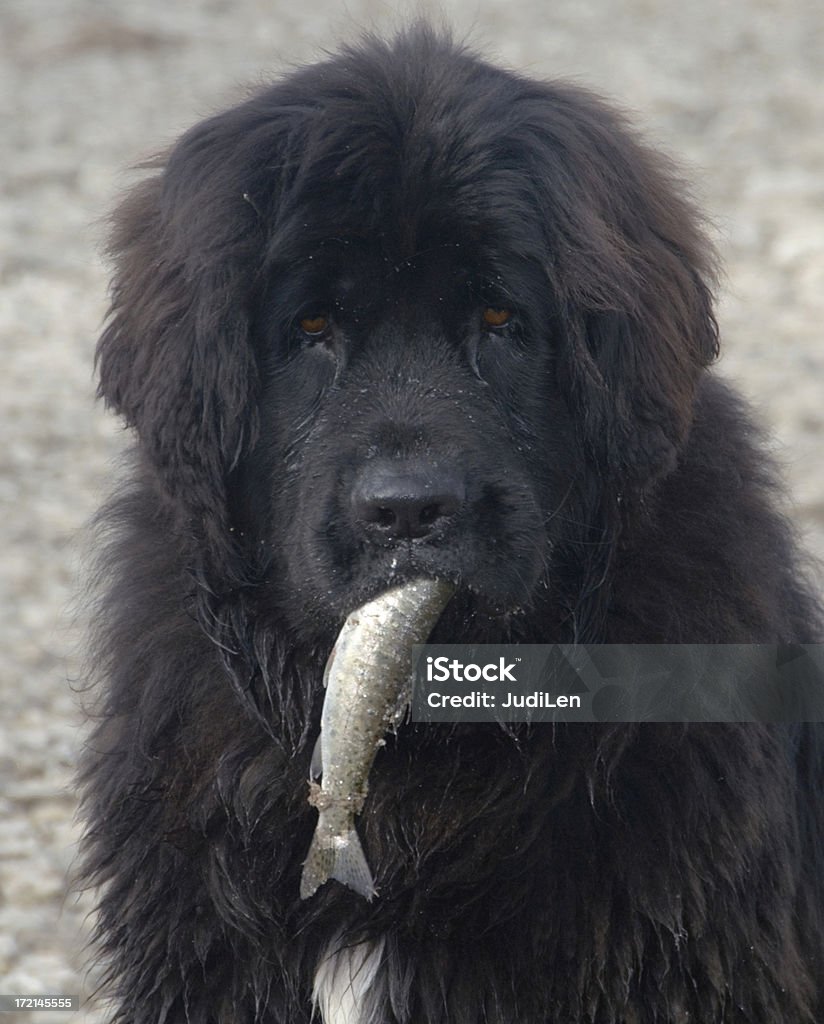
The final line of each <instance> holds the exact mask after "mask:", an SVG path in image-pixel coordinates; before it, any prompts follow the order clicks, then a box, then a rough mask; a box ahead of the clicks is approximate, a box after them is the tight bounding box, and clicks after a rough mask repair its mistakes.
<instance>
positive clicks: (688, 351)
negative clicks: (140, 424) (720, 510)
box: [539, 86, 718, 488]
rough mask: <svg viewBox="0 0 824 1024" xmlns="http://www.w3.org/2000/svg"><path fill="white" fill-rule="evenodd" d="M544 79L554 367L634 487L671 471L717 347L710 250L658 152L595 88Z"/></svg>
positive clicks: (598, 442)
mask: <svg viewBox="0 0 824 1024" xmlns="http://www.w3.org/2000/svg"><path fill="white" fill-rule="evenodd" d="M549 88H550V89H551V97H550V103H549V104H545V105H544V107H543V114H542V116H543V121H542V124H541V135H540V139H541V145H542V147H543V148H544V150H545V153H546V163H547V167H548V173H547V176H546V179H545V181H544V184H543V187H542V188H540V190H539V201H540V202H541V204H542V207H543V210H542V215H543V220H544V223H545V225H546V227H545V232H546V235H547V242H548V244H549V247H550V252H551V254H552V256H551V261H550V267H549V273H550V277H551V279H552V283H553V288H554V291H555V293H556V296H557V299H558V302H559V306H560V310H559V313H560V319H561V321H562V323H563V324H564V331H565V343H566V357H567V358H566V359H565V360H562V370H561V372H562V373H565V374H566V376H567V383H568V387H569V391H570V393H571V395H572V397H573V402H574V403H575V405H576V408H577V412H578V418H579V422H580V423H581V424H582V429H583V431H584V434H585V439H586V442H587V446H588V448H589V450H590V451H591V452H592V454H593V456H594V458H595V459H596V460H597V461H598V463H599V464H600V467H601V470H602V473H603V474H605V475H606V476H608V477H609V478H611V479H613V480H615V481H616V482H618V483H621V484H624V485H631V486H634V487H640V488H643V487H644V486H646V485H647V484H648V483H649V482H651V481H653V480H654V479H656V478H659V477H661V476H662V475H664V474H666V473H667V472H669V471H670V470H671V469H672V468H673V467H674V465H675V463H676V461H677V457H678V453H679V451H680V450H681V449H682V447H683V445H684V442H685V440H686V437H687V435H688V433H689V429H690V424H691V422H692V417H693V405H694V399H695V389H696V387H697V384H698V380H699V378H700V376H701V373H702V371H703V370H704V368H705V367H706V366H708V365H709V363H711V362H712V360H713V359H714V358H715V357H716V355H717V352H718V330H717V325H716V321H715V318H714V315H713V308H712V291H711V285H712V282H713V281H714V278H715V256H714V253H713V250H712V246H711V245H710V243H709V241H708V239H707V238H706V237H705V235H704V233H703V231H702V229H701V226H700V218H699V215H698V213H697V211H696V210H695V208H694V207H693V205H692V203H691V202H690V200H689V199H688V198H687V196H686V191H685V189H684V187H683V186H682V185H681V184H680V182H679V180H678V176H677V174H675V173H674V171H673V169H672V168H671V167H670V165H669V164H668V162H667V160H666V159H665V158H663V157H661V156H660V154H658V153H656V152H653V151H651V150H649V149H647V148H646V147H645V146H643V145H642V144H641V143H640V142H639V141H638V140H637V139H636V138H635V136H634V134H633V132H632V129H631V128H629V127H628V125H627V124H626V122H625V121H624V120H623V118H622V117H621V116H620V115H619V114H617V113H616V112H615V111H613V110H612V109H611V108H610V107H609V106H607V105H606V104H604V103H602V102H601V101H600V100H598V99H597V98H594V97H592V96H591V95H590V94H588V93H586V92H583V91H580V90H578V89H576V88H574V87H566V86H551V87H549Z"/></svg>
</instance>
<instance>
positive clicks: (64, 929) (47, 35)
mask: <svg viewBox="0 0 824 1024" xmlns="http://www.w3.org/2000/svg"><path fill="white" fill-rule="evenodd" d="M416 13H424V14H431V15H434V16H435V17H436V18H439V19H442V20H444V21H446V22H448V23H450V24H452V25H453V26H454V28H455V29H456V31H457V33H458V34H459V35H461V36H463V35H469V37H470V38H471V39H472V41H473V42H474V43H475V45H476V46H477V47H478V48H479V49H481V50H483V51H484V52H486V53H487V54H488V55H489V56H491V57H493V58H495V59H496V60H498V61H500V62H502V63H504V64H506V65H509V66H512V67H515V68H519V69H522V70H525V71H527V72H529V73H530V74H533V75H536V76H542V77H569V78H574V79H576V80H578V81H579V82H581V83H583V84H588V85H590V86H592V87H593V88H595V89H596V90H598V91H601V92H603V93H606V94H608V95H610V96H611V97H613V98H614V99H616V100H617V101H618V102H619V103H620V104H621V105H622V106H623V107H625V108H626V109H627V110H629V111H630V112H631V114H632V115H633V117H634V120H635V122H636V123H637V124H638V126H639V127H640V128H641V129H642V130H643V132H644V133H645V135H646V136H647V138H648V139H649V140H650V141H652V142H653V143H655V144H656V145H658V146H660V147H662V148H664V149H666V150H667V151H669V152H670V153H672V154H673V155H675V156H676V157H677V159H678V160H679V161H680V162H681V164H682V166H683V167H684V168H685V170H686V173H687V175H688V177H689V178H690V179H691V180H692V181H693V182H694V184H695V194H696V196H697V198H698V199H699V202H700V203H701V204H702V205H703V206H704V208H705V209H706V211H707V212H708V214H709V216H710V219H711V221H712V224H713V232H714V235H715V238H716V241H717V244H718V246H719V248H720V251H721V254H722V257H723V259H724V262H725V265H726V279H725V281H724V284H723V290H722V293H721V295H720V296H719V317H720V323H721V328H722V339H723V345H724V355H723V357H722V359H721V362H720V364H719V370H718V372H720V373H723V374H725V375H728V376H732V377H735V378H736V379H737V380H738V382H739V384H740V386H741V388H742V389H743V391H744V392H745V393H746V394H747V395H748V396H749V398H750V399H751V400H752V401H753V402H754V403H755V404H756V405H757V406H758V407H759V408H760V411H761V415H762V418H763V419H764V421H765V422H766V423H767V425H768V426H769V428H770V429H771V431H772V432H773V435H774V444H775V447H776V450H777V451H778V454H779V457H780V459H781V460H782V462H783V464H784V466H785V471H786V475H787V478H788V480H789V483H790V487H791V493H792V505H791V507H790V514H791V515H792V516H793V518H794V519H795V521H796V522H797V524H798V526H799V528H800V529H801V530H802V531H803V533H804V534H805V536H806V540H807V546H808V548H809V549H810V550H811V551H812V552H814V553H816V554H817V555H818V556H819V557H821V556H824V452H822V440H823V439H824V401H823V400H824V81H823V80H822V79H824V4H822V3H821V0H793V2H781V0H692V2H691V3H689V4H685V3H684V2H683V0H623V2H622V0H443V2H442V3H441V4H440V5H438V6H437V7H434V6H430V5H429V4H428V3H426V2H425V0H424V2H422V3H419V4H416V5H415V6H414V8H412V7H404V6H402V5H401V4H398V3H391V2H387V3H383V2H378V0H348V2H347V3H346V4H345V5H344V4H341V3H338V2H333V0H311V2H307V3H295V2H294V0H268V2H263V0H187V2H180V3H175V2H169V0H129V2H126V0H108V2H104V0H0V185H1V186H2V187H1V188H0V356H1V357H2V370H0V529H1V530H2V542H0V992H4V993H10V992H27V993H33V992H41V993H55V994H56V993H69V994H75V995H77V994H81V993H85V994H86V995H88V993H89V992H90V991H91V990H92V988H93V985H94V977H93V976H91V977H87V976H86V975H85V974H84V971H83V968H82V964H83V942H84V936H85V934H86V927H87V925H86V915H87V913H88V910H89V907H90V901H89V900H88V899H87V898H83V899H81V900H79V901H78V900H77V899H76V898H75V897H74V896H69V895H67V893H66V874H67V870H68V869H69V867H70V865H71V862H72V859H73V857H74V856H75V844H76V841H77V826H76V824H75V822H74V820H73V815H74V814H75V809H76V801H75V797H74V795H73V792H72V788H71V778H72V771H73V767H74V764H75V762H76V758H77V754H78V750H79V747H80V744H81V742H82V730H81V728H80V714H79V710H78V705H79V700H78V696H77V694H76V692H74V691H75V690H76V689H77V688H78V686H80V685H82V680H81V678H80V668H79V664H80V659H79V657H78V650H79V645H80V642H79V639H78V638H79V637H80V636H81V629H80V627H81V626H82V620H81V621H80V623H78V621H77V619H76V617H74V616H73V613H72V606H71V602H72V598H73V595H74V594H75V592H76V588H77V583H76V580H77V577H78V561H79V554H78V553H79V551H80V542H79V540H78V538H79V534H80V531H81V529H82V526H83V524H84V522H85V521H86V520H87V519H88V517H89V515H90V514H91V513H92V511H93V510H94V509H95V507H96V506H97V505H98V504H99V502H100V500H101V498H102V497H103V495H104V494H105V492H106V488H107V481H109V480H110V479H111V475H112V472H113V466H112V462H113V459H114V458H115V456H116V454H117V452H118V451H119V450H120V448H121V446H122V444H123V443H124V440H125V438H124V435H123V433H122V431H121V429H120V427H119V425H118V424H117V423H116V422H114V421H113V420H112V419H111V418H110V417H108V416H106V415H104V413H103V410H102V409H101V408H100V406H99V405H98V404H96V403H95V401H94V383H93V377H92V374H93V371H92V360H93V351H94V345H95V341H96V336H97V334H98V332H99V329H100V325H101V321H102V319H103V317H104V314H105V308H106V287H107V271H106V267H105V265H104V262H103V260H102V258H101V243H102V239H103V237H104V235H105V224H104V220H105V217H106V214H107V213H108V211H109V210H110V209H111V207H112V206H113V204H114V202H115V201H116V198H117V196H118V195H119V194H120V193H121V192H122V191H123V190H124V189H125V188H126V187H128V185H129V184H130V183H131V182H133V181H135V180H136V174H135V172H134V171H129V168H130V167H131V166H133V165H134V164H136V163H137V162H138V161H140V160H141V159H143V158H145V157H147V156H148V155H150V154H152V153H153V152H155V151H156V150H158V149H160V148H162V147H164V146H165V145H166V144H168V143H169V142H171V141H172V140H173V139H174V138H175V137H176V136H177V135H178V134H179V133H180V132H181V131H183V130H184V129H185V128H187V127H188V126H189V125H190V124H191V123H192V122H194V121H196V120H198V119H199V118H202V117H204V116H206V115H208V114H210V113H211V112H213V111H215V110H216V109H218V108H220V107H222V106H225V105H228V104H230V103H232V102H235V101H237V100H239V99H241V98H243V97H244V96H245V94H246V92H247V90H248V88H249V87H250V86H254V85H255V84H258V83H262V82H265V81H266V80H267V79H269V78H270V77H272V76H274V75H277V74H278V73H279V72H280V71H281V70H283V69H285V68H286V67H288V66H290V65H292V64H294V63H300V62H304V61H308V60H312V59H314V58H316V57H318V56H319V55H320V54H321V53H322V51H323V50H324V49H329V48H333V47H334V46H335V45H336V43H338V42H340V41H342V40H347V39H352V38H354V37H355V36H356V35H357V34H358V32H359V30H360V29H362V28H371V29H378V30H380V31H391V30H392V29H393V28H395V27H398V26H399V25H401V24H403V22H404V21H405V20H408V19H409V18H410V17H412V16H413V15H414V14H416ZM819 578H820V579H822V582H824V577H822V576H821V575H819ZM41 1018H42V1019H43V1020H44V1021H51V1022H54V1021H56V1020H58V1019H65V1018H64V1017H61V1016H60V1015H58V1016H55V1015H54V1014H40V1015H37V1014H29V1015H26V1018H25V1019H26V1020H27V1021H29V1022H37V1021H38V1020H40V1019H41ZM20 1019H21V1020H22V1019H23V1018H22V1017H21V1018H20ZM76 1019H78V1020H81V1019H82V1020H87V1021H89V1022H92V1021H94V1022H97V1021H100V1020H102V1019H103V1012H102V1008H101V1007H100V1006H99V1005H97V1004H95V1002H94V1001H93V1000H91V1001H89V1002H88V1003H87V1006H86V1008H85V1009H84V1010H83V1011H82V1012H81V1013H80V1014H78V1015H76ZM4 1020H6V1021H9V1022H11V1021H13V1020H14V1016H13V1015H10V1016H6V1017H4Z"/></svg>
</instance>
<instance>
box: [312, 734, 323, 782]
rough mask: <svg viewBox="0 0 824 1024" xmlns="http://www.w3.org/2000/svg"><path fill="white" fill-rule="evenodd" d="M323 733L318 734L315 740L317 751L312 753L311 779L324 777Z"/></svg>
mask: <svg viewBox="0 0 824 1024" xmlns="http://www.w3.org/2000/svg"><path fill="white" fill-rule="evenodd" d="M322 738H323V734H322V733H318V738H317V739H316V740H315V749H314V750H313V751H312V763H311V764H310V765H309V778H310V779H315V780H317V779H319V778H320V777H321V775H323V749H322V747H321V739H322Z"/></svg>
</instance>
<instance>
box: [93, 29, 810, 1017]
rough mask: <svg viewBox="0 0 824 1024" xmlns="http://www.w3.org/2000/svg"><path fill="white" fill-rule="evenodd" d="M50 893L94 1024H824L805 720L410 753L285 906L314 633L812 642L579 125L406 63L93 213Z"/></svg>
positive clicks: (638, 196)
mask: <svg viewBox="0 0 824 1024" xmlns="http://www.w3.org/2000/svg"><path fill="white" fill-rule="evenodd" d="M111 253H112V255H113V258H114V261H115V278H114V285H113V292H112V307H111V313H110V319H109V321H108V325H107V327H106V329H105V332H104V334H103V336H102V339H101V341H100V345H99V350H98V365H99V371H100V393H101V394H102V395H103V396H104V398H105V400H106V402H107V404H108V405H109V406H110V407H111V408H112V409H113V410H115V411H116V412H117V413H119V414H120V415H121V416H122V417H123V418H124V419H125V421H126V423H127V424H128V425H129V426H130V427H131V428H132V429H133V431H134V435H135V446H134V449H133V454H132V457H131V458H132V461H131V464H130V471H129V478H128V482H127V484H126V485H125V486H124V487H123V488H121V490H120V492H119V493H118V494H117V496H116V497H115V498H114V499H113V500H112V501H111V502H110V503H109V505H107V507H106V508H105V509H104V510H103V512H102V513H101V516H100V519H99V526H100V529H101V531H102V534H103V535H102V537H101V538H100V545H99V546H100V550H101V552H102V554H101V556H100V563H99V570H100V573H101V575H102V576H103V577H104V580H103V584H104V586H103V590H102V591H101V593H102V597H101V600H100V602H99V607H98V610H97V631H96V637H95V644H94V655H93V657H94V663H95V671H96V674H97V676H98V677H99V683H100V706H99V708H98V709H97V710H98V715H99V718H98V723H97V725H96V728H95V731H94V733H93V735H92V737H91V740H90V742H89V746H88V751H87V753H86V756H85V763H84V767H83V773H82V776H83V787H84V797H85V815H86V820H87V835H86V840H85V861H84V864H85V877H86V881H87V883H88V884H94V885H99V886H100V887H101V888H100V893H101V894H100V898H99V908H98V910H99V913H98V925H97V941H98V946H99V957H100V961H101V963H102V965H103V966H102V972H103V975H104V982H103V984H104V987H105V989H106V991H107V993H108V995H109V996H110V998H111V999H112V1001H113V1005H114V1006H115V1010H114V1019H115V1020H116V1021H119V1022H123V1024H126V1022H128V1024H138V1022H145V1024H183V1022H188V1024H253V1022H256V1024H264V1022H266V1024H268V1022H271V1024H306V1022H308V1021H310V1020H311V1019H315V1020H323V1021H325V1022H326V1024H342V1022H349V1024H446V1022H449V1024H482V1022H486V1024H687V1022H691V1024H692V1022H694V1024H699V1022H700V1024H745V1022H746V1024H804V1022H814V1021H821V1020H822V1019H824V983H822V978H824V904H822V887H823V886H824V823H823V819H824V813H823V810H824V801H822V797H821V788H822V782H824V768H823V763H824V738H822V733H821V731H820V730H819V728H818V727H817V726H815V725H809V724H807V725H805V724H786V725H772V726H768V725H758V724H741V725H735V724H726V725H724V724H707V725H684V724H671V725H670V724H666V723H663V724H648V725H642V726H639V725H632V724H610V725H595V724H594V725H587V724H580V725H560V724H558V725H555V726H552V725H537V724H533V725H531V726H528V725H523V726H511V727H506V728H505V727H501V726H499V725H497V724H495V723H487V724H468V723H464V724H459V725H452V726H449V725H443V724H441V725H438V724H421V723H418V724H416V723H413V722H406V723H403V724H401V725H400V726H399V727H398V729H397V731H396V734H394V735H389V736H387V738H386V742H385V745H384V746H382V747H381V749H380V750H379V753H378V755H377V757H376V759H375V762H374V765H373V767H372V771H371V773H370V775H369V792H368V797H367V800H366V804H365V806H364V808H363V811H362V813H361V814H360V816H359V818H358V830H359V832H360V835H361V838H362V841H363V846H364V849H365V851H366V855H367V859H368V862H369V865H370V866H371V868H372V870H373V872H374V876H375V884H376V887H377V890H378V893H379V895H378V897H377V898H375V899H372V900H367V899H364V898H363V897H362V896H360V895H358V893H356V892H353V891H352V890H351V889H349V888H347V887H346V886H344V885H341V884H340V883H339V882H337V881H329V882H328V883H326V884H324V885H322V886H320V888H318V890H317V892H316V893H314V894H313V895H311V896H309V897H308V898H306V899H302V898H301V895H300V879H301V871H302V864H303V861H304V860H305V858H306V854H307V850H308V849H309V846H310V843H311V840H312V835H313V832H314V828H315V823H316V820H317V813H316V811H315V810H314V809H313V807H311V806H310V804H309V802H308V800H307V795H308V786H307V779H308V777H309V773H310V761H311V757H312V748H313V746H314V743H315V739H316V737H317V735H318V730H319V722H320V714H321V709H322V705H323V696H324V690H323V675H324V666H325V663H326V661H327V658H328V657H329V655H330V650H331V648H332V646H333V644H334V642H335V639H336V636H337V634H338V632H339V630H340V628H341V624H342V623H343V621H344V619H345V618H346V617H347V615H349V614H350V613H351V612H352V611H353V610H354V609H356V608H358V607H360V606H361V605H362V604H363V603H364V602H366V601H369V600H371V599H372V598H374V597H375V596H376V595H378V594H380V593H382V592H383V591H385V590H386V589H387V588H389V587H392V586H393V585H394V584H396V583H399V582H400V583H403V582H404V581H407V582H408V581H411V580H414V579H418V578H421V577H424V578H430V579H437V580H443V581H448V582H449V584H451V585H452V586H454V587H455V593H454V596H453V597H452V599H451V600H450V601H449V603H448V604H447V606H446V608H445V611H444V612H443V615H442V617H441V618H440V620H439V622H438V625H437V626H436V628H435V632H434V633H433V639H435V640H438V641H443V642H462V643H469V642H471V643H555V642H565V643H570V642H575V643H603V642H620V643H641V642H643V643H647V644H656V643H687V642H701V643H719V644H728V643H811V642H816V641H817V640H819V639H820V637H821V625H820V623H821V614H820V609H819V606H818V603H817V600H816V598H815V597H814V596H813V593H812V591H811V589H810V587H809V586H808V584H807V583H806V582H805V580H804V576H803V573H802V570H801V568H800V565H799V557H798V555H797V553H796V550H795V542H794V539H793V535H792V531H791V529H790V528H789V526H788V525H787V523H786V522H785V521H784V519H783V518H782V516H781V515H780V513H779V512H778V511H777V504H778V494H777V489H776V485H775V480H774V474H773V472H772V469H771V468H770V466H769V464H768V462H767V460H766V459H765V455H764V453H763V452H762V450H761V448H760V447H759V443H758V438H757V435H755V433H754V430H753V427H752V424H751V422H750V420H749V418H748V414H747V411H746V409H745V408H744V407H743V406H742V404H741V402H740V401H739V400H738V399H737V398H736V397H735V395H734V393H733V392H732V391H731V390H730V389H729V387H728V386H727V385H726V384H724V383H723V382H722V381H721V380H719V379H718V378H717V377H715V376H713V375H712V374H711V373H710V372H709V371H708V366H709V364H710V363H711V362H712V361H713V358H714V357H715V355H716V353H717V341H718V339H717V330H716V322H715V319H714V317H713V308H712V294H711V289H712V284H713V270H714V264H713V256H712V254H711V251H710V247H709V245H708V243H707V240H706V238H705V237H704V235H703V234H702V230H701V227H700V223H699V218H698V216H697V214H696V211H695V210H694V209H693V207H692V205H691V204H690V202H689V200H688V198H687V197H686V194H685V190H684V187H683V185H682V184H681V183H680V181H679V180H678V179H677V176H676V175H675V174H674V172H673V170H672V168H671V167H670V166H669V165H668V164H667V162H666V161H665V160H664V159H662V158H661V156H659V155H658V154H657V153H655V152H652V151H650V150H649V149H648V148H646V147H645V146H644V145H643V144H642V142H640V141H639V139H638V138H637V137H636V135H635V134H634V133H633V131H632V130H631V129H630V128H629V127H628V126H627V124H626V123H625V122H624V120H623V119H622V117H621V116H620V115H619V114H617V113H616V112H615V111H614V110H613V109H611V108H610V107H609V106H608V105H606V104H605V103H603V102H602V101H601V100H599V99H597V98H595V97H594V96H592V95H590V94H589V93H588V92H585V91H583V90H582V89H579V88H577V87H574V86H571V85H568V84H563V83H559V82H549V83H546V82H536V81H531V80H529V79H527V78H524V77H521V76H520V75H518V74H514V73H511V72H509V71H504V70H501V69H498V68H496V67H493V66H490V65H489V64H487V63H485V62H484V61H482V60H480V59H478V58H477V57H476V56H475V55H473V54H472V53H471V52H469V51H468V50H467V49H465V48H464V47H462V46H459V45H457V44H455V43H454V42H452V41H450V40H449V39H448V38H446V37H445V36H444V35H442V34H440V33H438V32H436V31H434V30H431V29H428V28H426V27H421V26H417V27H414V28H412V29H409V30H407V31H406V32H403V33H401V34H400V35H399V36H398V37H397V38H396V39H394V40H393V41H391V42H384V41H381V40H378V39H374V38H371V37H370V38H367V39H365V40H363V41H362V42H360V43H359V44H358V45H356V46H352V47H349V48H346V49H343V50H342V51H341V52H340V53H339V54H338V55H336V56H330V57H329V58H328V59H326V60H324V61H323V62H321V63H319V64H316V65H314V66H311V67H305V68H303V69H300V70H296V71H294V72H293V73H291V74H289V75H287V76H286V77H284V78H283V79H282V80H280V81H278V82H276V83H275V84H274V85H271V86H270V87H268V88H265V89H264V90H263V91H261V92H260V93H258V94H257V95H255V96H253V97H252V98H250V99H249V100H248V101H247V102H244V103H242V104H241V105H240V106H237V107H235V108H234V109H231V110H228V111H227V112H225V113H222V114H219V115H217V116H215V117H212V118H210V119H209V120H206V121H204V122H203V123H202V124H198V125H196V126H195V127H194V128H193V129H192V130H191V131H189V132H188V133H187V134H185V135H184V136H183V137H182V139H181V140H180V141H179V142H178V143H177V144H176V145H175V146H174V147H173V148H172V149H171V151H170V152H169V153H168V154H167V155H166V156H165V157H164V158H163V160H162V161H159V162H158V163H157V164H156V165H155V166H154V169H153V172H152V173H151V174H150V175H149V176H148V177H147V178H146V180H144V181H143V183H142V184H140V185H139V186H138V187H137V188H135V189H134V191H133V192H132V193H131V194H130V195H129V196H128V197H127V198H126V200H125V202H124V203H123V204H122V206H121V207H120V209H119V210H118V212H117V214H116V217H115V221H114V231H113V235H112V240H111Z"/></svg>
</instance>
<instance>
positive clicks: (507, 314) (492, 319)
mask: <svg viewBox="0 0 824 1024" xmlns="http://www.w3.org/2000/svg"><path fill="white" fill-rule="evenodd" d="M483 317H484V323H485V324H486V325H487V327H505V326H506V325H507V324H508V323H509V321H510V320H511V319H512V310H511V309H495V307H494V306H487V307H486V309H485V310H484V312H483Z"/></svg>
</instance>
